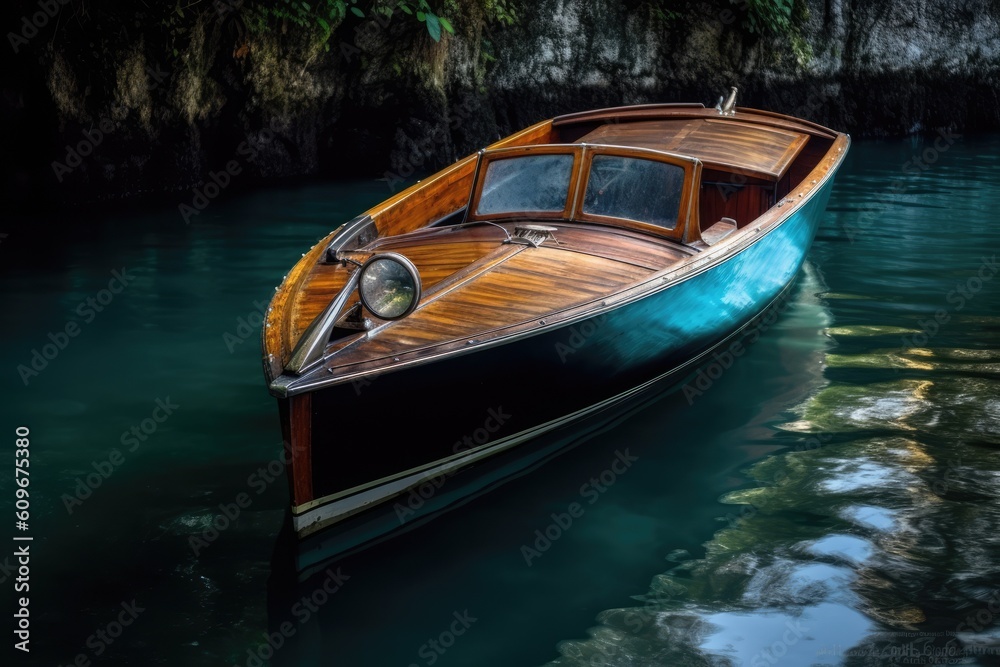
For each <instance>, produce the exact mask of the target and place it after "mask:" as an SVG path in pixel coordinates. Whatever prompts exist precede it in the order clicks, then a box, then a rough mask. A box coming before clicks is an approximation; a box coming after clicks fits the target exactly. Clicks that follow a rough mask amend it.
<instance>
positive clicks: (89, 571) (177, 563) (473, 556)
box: [0, 137, 1000, 667]
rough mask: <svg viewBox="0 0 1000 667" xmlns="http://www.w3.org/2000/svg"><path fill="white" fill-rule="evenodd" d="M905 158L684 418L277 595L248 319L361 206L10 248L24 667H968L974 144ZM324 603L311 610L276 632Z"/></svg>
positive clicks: (976, 488)
mask: <svg viewBox="0 0 1000 667" xmlns="http://www.w3.org/2000/svg"><path fill="white" fill-rule="evenodd" d="M931 146H932V142H926V143H925V142H922V141H920V140H907V141H895V142H879V143H876V142H871V143H858V144H855V145H854V146H853V148H852V149H851V153H850V155H849V156H848V159H847V163H846V164H845V165H844V167H843V169H842V172H841V174H840V176H839V177H838V181H837V183H836V186H835V190H834V193H833V196H832V198H831V200H830V205H829V208H828V211H827V213H826V215H825V217H824V219H823V224H822V227H821V229H820V233H819V236H818V237H817V239H816V242H815V244H814V246H813V248H812V251H811V252H810V255H809V259H808V262H807V266H806V267H805V269H804V270H803V273H802V275H801V276H800V278H799V280H798V281H797V283H796V285H795V286H794V288H793V290H792V291H791V292H790V295H789V299H788V302H787V307H785V308H784V309H783V311H784V312H783V313H782V314H781V316H780V317H778V318H777V319H776V321H774V322H773V323H771V324H768V325H767V326H765V327H763V328H762V330H761V331H760V334H761V335H760V336H759V340H757V341H756V342H754V343H753V344H752V345H749V346H748V351H747V353H746V354H745V355H743V356H742V357H741V358H739V359H738V360H737V361H736V363H734V364H732V366H731V367H730V368H728V369H727V370H725V371H724V372H722V373H718V375H719V377H717V379H714V380H712V382H711V383H710V385H709V386H708V387H707V389H704V391H701V393H700V394H694V393H693V392H688V393H687V394H685V393H682V392H674V393H672V394H669V395H666V396H660V397H647V400H646V401H645V402H644V403H643V404H636V405H633V406H631V408H632V410H631V413H630V414H627V415H623V416H622V417H623V418H622V419H620V420H619V421H617V422H616V423H613V424H610V425H609V426H608V427H607V428H606V429H605V430H603V431H602V432H599V433H593V434H586V435H589V436H590V437H587V438H583V437H582V436H583V435H585V434H580V435H581V438H580V442H579V444H578V446H576V447H574V448H573V449H572V450H571V451H568V452H567V453H565V454H564V455H562V456H560V457H558V458H556V459H554V460H552V461H550V462H549V463H547V464H546V465H544V466H542V467H540V468H538V469H537V470H535V471H533V472H532V473H531V474H529V475H525V476H523V477H521V478H518V479H517V480H514V481H512V482H510V483H508V484H506V485H504V486H502V487H501V488H499V489H496V490H494V491H493V492H491V493H489V494H486V495H483V496H481V497H478V498H475V499H473V500H472V501H470V502H468V503H467V504H465V505H464V506H462V507H460V508H458V509H456V510H454V511H452V512H450V513H448V514H446V515H444V516H442V517H439V518H437V519H436V520H434V521H432V522H430V523H428V524H427V525H424V526H420V527H419V528H416V529H414V530H412V531H409V532H407V533H404V534H401V535H399V536H397V537H395V538H394V539H391V540H388V541H385V542H383V543H381V544H379V545H377V546H375V547H373V548H370V549H367V550H364V551H361V552H359V553H355V554H352V555H350V556H347V557H343V558H339V559H336V560H333V561H330V562H329V563H326V564H324V567H322V568H320V569H319V570H318V571H317V573H316V574H315V575H314V576H313V577H311V578H307V579H306V580H304V581H299V580H298V579H297V578H296V577H295V575H294V572H290V571H289V566H288V563H287V561H286V560H285V559H284V558H283V557H281V554H283V553H285V552H286V551H287V547H288V546H289V545H288V544H287V543H286V538H284V537H279V533H280V531H281V527H282V523H283V519H284V508H285V507H286V504H287V489H286V485H285V481H284V478H283V477H282V476H281V475H280V474H279V475H272V474H271V473H269V472H268V466H269V465H271V466H272V468H273V467H274V466H275V465H276V463H275V462H276V460H277V459H278V457H279V455H280V429H279V424H278V419H277V411H276V406H275V405H274V402H273V399H271V398H270V397H269V396H268V394H267V392H266V389H265V387H264V385H263V379H262V374H261V371H260V363H259V344H258V339H257V327H258V326H259V321H260V320H259V310H260V308H261V304H264V303H266V302H267V300H268V299H269V298H270V294H271V293H273V289H274V285H275V284H277V283H278V282H279V281H280V280H281V277H282V276H283V275H284V274H285V273H286V272H287V270H288V269H289V268H290V267H291V265H292V264H293V263H294V261H295V260H296V259H297V258H298V257H299V256H300V255H301V253H302V252H304V251H305V250H307V249H308V248H309V246H311V245H312V244H313V243H314V242H315V241H316V240H317V239H319V238H320V237H322V236H323V235H325V234H326V233H327V232H328V231H329V230H330V229H331V228H333V227H335V226H336V225H338V224H339V223H340V222H342V221H344V220H347V219H349V218H351V217H353V216H354V215H355V214H357V213H358V212H360V211H362V210H364V209H365V208H367V207H368V206H370V205H371V204H373V203H376V202H378V201H380V200H382V199H384V198H385V197H386V196H387V195H388V194H390V193H389V190H388V189H387V188H386V186H385V184H384V183H380V182H367V183H339V184H331V185H312V186H306V187H300V188H282V189H271V190H266V191H260V192H257V193H253V194H248V195H241V196H238V197H235V198H232V199H229V200H226V201H216V202H213V203H212V205H211V206H210V207H209V208H208V209H207V210H206V211H205V212H204V213H203V214H202V215H200V216H198V217H196V218H193V219H192V221H191V224H185V222H184V220H183V219H182V218H181V216H180V215H179V214H178V213H177V210H176V207H172V206H163V207H147V208H145V209H143V210H140V211H134V210H133V211H126V212H118V213H114V214H106V215H101V216H89V217H87V218H86V219H79V220H74V219H60V220H52V219H48V218H45V217H43V216H41V215H39V216H37V217H36V218H33V219H28V220H26V221H18V222H11V223H10V226H9V228H8V229H0V231H2V232H5V233H7V234H8V236H7V237H6V238H4V239H3V240H2V243H0V284H2V292H0V302H2V303H0V306H2V308H3V311H4V312H5V313H7V314H8V315H7V318H8V319H7V320H6V322H7V327H6V328H5V339H4V340H5V343H6V344H5V345H4V347H3V352H2V354H3V363H2V364H0V368H3V369H4V371H3V380H0V382H2V387H3V395H4V397H5V399H6V400H5V401H4V403H3V407H2V412H0V418H2V420H0V425H2V428H3V429H5V431H6V432H7V433H9V434H10V437H11V438H13V435H12V434H13V430H14V427H15V426H17V425H26V426H28V427H30V429H31V433H32V436H31V437H32V445H31V448H32V449H31V451H32V457H31V465H32V467H31V474H32V477H31V480H32V482H31V484H32V485H31V490H32V503H33V504H32V510H31V511H32V520H31V526H30V530H29V531H28V532H29V534H31V535H32V536H33V537H34V538H35V541H34V542H33V544H32V553H33V559H32V589H31V595H32V597H31V611H32V619H33V623H34V625H33V630H34V632H33V635H32V641H33V644H32V648H33V650H32V655H31V658H32V661H31V664H47V665H51V664H58V665H61V664H69V663H70V662H72V661H73V659H74V658H75V656H77V655H78V654H81V653H82V654H85V655H86V656H87V657H88V658H89V659H91V660H93V661H94V664H113V665H150V664H163V665H177V664H190V665H233V664H238V665H247V664H251V665H252V664H257V663H256V662H254V661H255V659H256V658H255V656H258V655H262V656H266V655H270V654H271V653H273V656H272V657H271V658H270V662H271V663H272V664H275V665H294V666H312V665H366V666H368V665H379V666H381V665H401V666H406V665H413V664H415V665H431V664H436V665H444V666H447V665H480V666H493V665H496V666H498V667H499V666H500V665H504V666H509V665H543V664H552V665H567V666H568V665H630V666H634V665H772V664H779V663H780V664H787V665H814V664H819V665H840V664H845V665H862V664H968V665H995V664H1000V658H998V655H1000V631H998V625H997V623H996V621H997V619H998V618H1000V565H998V563H1000V559H998V556H1000V501H998V497H1000V458H998V453H997V449H998V445H1000V391H998V388H1000V387H998V382H997V378H998V370H1000V345H998V341H1000V290H998V289H997V285H1000V279H996V278H994V275H995V272H996V267H995V265H994V264H992V263H991V262H992V261H993V259H992V258H993V256H994V254H995V253H996V251H997V249H998V247H1000V231H998V228H997V225H996V213H995V212H996V211H997V210H1000V186H998V185H997V183H1000V158H998V157H997V156H998V155H1000V138H998V137H966V138H963V139H962V140H960V141H959V142H958V143H956V144H955V145H954V146H952V147H950V148H949V149H948V150H947V151H944V152H942V153H939V154H937V155H936V156H934V157H935V159H934V160H933V162H932V163H931V164H930V165H929V167H928V168H927V169H926V170H920V169H919V168H915V167H914V166H913V164H912V159H913V156H915V155H920V154H922V153H924V151H926V150H928V149H929V148H930V147H931ZM908 163H910V164H908ZM115 271H117V272H118V274H119V275H121V276H122V278H120V279H118V280H119V282H116V283H112V285H111V287H113V288H114V289H118V287H119V286H120V285H121V282H122V280H124V281H125V283H126V284H125V285H124V288H123V289H121V291H120V293H112V292H110V291H109V292H108V293H107V294H104V293H102V290H105V289H107V288H109V283H110V282H111V281H112V279H114V278H116V275H115V273H114V272H115ZM109 297H110V298H109ZM88 299H95V300H96V304H97V306H100V311H99V312H98V310H97V308H96V306H94V305H91V304H89V303H88ZM102 299H103V301H104V302H102ZM68 323H75V324H76V326H77V327H79V331H78V335H76V336H75V337H72V338H69V339H67V340H65V341H63V342H64V343H65V347H64V349H59V350H58V351H57V354H54V355H52V354H50V356H51V357H53V358H51V359H47V360H46V361H47V366H46V367H45V368H44V369H43V370H41V371H39V372H38V374H37V375H31V374H28V375H26V376H25V377H27V385H25V382H24V381H23V379H22V375H23V373H22V372H21V371H19V370H18V366H19V365H24V366H26V367H30V364H31V360H32V356H33V351H34V350H38V351H39V353H40V354H41V353H43V352H44V351H45V350H43V348H44V346H46V345H48V344H50V343H51V344H53V345H56V344H57V343H58V342H59V341H61V340H62V339H61V337H60V335H59V332H60V331H65V330H66V326H67V324H68ZM50 333H51V334H53V337H54V338H55V339H56V342H52V338H50V336H49V334H50ZM54 350H55V348H49V349H48V350H47V352H49V353H52V352H53V351H54ZM36 364H37V365H41V364H40V362H37V361H36ZM713 374H716V373H714V372H713ZM704 386H705V385H702V387H704ZM457 390H460V388H457ZM654 398H655V400H653V399H654ZM158 401H159V403H158ZM163 406H168V407H169V413H170V414H169V415H167V414H166V413H167V408H164V407H163ZM157 418H162V419H160V421H157ZM446 418H447V412H446V409H445V410H444V411H443V412H442V414H441V415H434V416H430V417H429V419H446ZM133 427H135V428H136V429H138V430H137V432H136V433H132V431H131V429H133ZM140 435H141V438H140ZM115 450H117V453H115ZM623 453H625V455H626V456H628V457H630V459H629V460H630V461H632V459H634V461H632V463H631V465H630V466H629V467H628V468H627V469H626V471H625V472H624V473H621V474H616V475H614V479H613V483H611V484H601V486H600V488H601V489H603V490H602V491H599V492H596V493H595V492H594V489H595V488H596V487H594V486H593V485H592V480H595V479H596V480H598V481H599V480H600V479H601V476H602V474H603V473H606V471H608V470H609V469H610V468H611V466H612V464H613V463H614V461H615V459H616V457H619V456H620V455H622V454H623ZM109 466H110V467H109ZM619 469H620V466H619ZM279 470H280V466H279ZM101 471H104V474H102V473H101ZM95 474H96V475H97V476H96V477H95V476H94V475H95ZM88 475H89V476H90V481H91V482H96V483H93V484H90V485H87V483H88ZM11 477H12V475H11V470H10V467H9V466H8V467H5V468H3V469H0V479H2V480H3V485H2V486H3V489H5V491H4V497H3V498H2V501H0V502H2V503H3V506H4V507H9V506H10V505H11V503H12V498H11V495H10V492H9V491H8V490H9V489H11V482H12V480H11ZM607 479H610V478H609V477H608V476H605V480H607ZM269 480H272V481H269ZM587 485H590V486H587ZM88 492H89V493H88ZM241 493H246V494H247V496H248V497H249V498H250V499H251V501H252V502H251V503H250V505H249V506H248V507H246V508H243V509H241V511H240V514H239V516H238V518H237V519H235V520H233V521H231V522H230V523H231V524H232V525H231V526H230V527H229V528H228V529H226V530H224V531H222V532H221V533H220V534H219V536H218V538H217V539H214V540H212V541H211V542H209V543H208V544H197V545H196V547H197V548H193V547H192V537H196V536H199V535H202V533H203V531H204V530H205V529H206V528H207V527H208V526H210V525H211V523H212V522H213V521H219V518H220V516H221V515H223V514H224V513H225V512H227V511H231V509H227V508H231V507H232V504H233V503H234V501H235V499H236V498H237V497H238V496H239V494H241ZM591 500H593V502H591ZM574 502H578V503H581V504H582V506H583V507H584V510H585V511H584V513H583V515H582V516H580V517H578V518H576V519H574V520H573V522H572V525H570V526H568V527H566V528H565V529H562V528H559V530H551V531H550V534H557V533H558V537H557V538H556V539H554V540H549V541H548V545H547V546H546V542H545V541H539V537H538V535H539V533H541V534H544V533H545V531H546V530H549V529H550V528H551V525H552V524H553V522H554V518H553V514H555V515H557V516H559V515H561V514H563V513H565V512H566V511H567V508H568V507H569V506H570V505H571V504H572V503H574ZM536 531H538V532H536ZM11 532H14V531H13V529H11ZM543 546H544V547H545V548H544V549H541V547H543ZM12 551H13V549H10V550H8V551H6V553H4V554H0V559H2V557H3V556H4V555H6V554H8V553H12ZM533 553H534V554H537V555H532V554H533ZM276 554H277V555H278V556H277V557H276V556H275V555H276ZM529 561H530V562H529ZM327 572H332V573H335V574H336V573H339V575H338V576H339V579H338V582H339V585H340V588H339V590H337V592H336V593H334V594H333V595H332V596H329V599H326V600H324V601H323V603H322V604H321V605H317V606H316V608H315V611H312V610H310V611H308V613H305V612H303V609H304V607H302V606H300V607H298V608H296V607H295V605H296V604H297V603H298V602H300V601H301V599H302V597H303V596H307V597H310V598H311V596H313V595H314V593H315V592H316V591H317V590H319V589H320V588H321V587H322V584H323V583H324V581H325V579H326V578H327V577H328V576H329V574H327ZM2 576H3V575H2V574H0V577H2ZM269 582H270V585H269ZM3 585H4V586H5V587H6V586H10V585H11V580H10V579H8V580H7V581H5V582H4V584H3ZM8 590H9V589H8ZM133 600H134V601H135V608H141V609H142V611H140V612H138V613H137V617H136V618H135V620H134V622H132V623H131V624H130V625H129V626H128V627H126V628H124V629H123V631H122V632H121V634H120V635H119V636H117V637H115V638H114V639H113V641H111V642H105V641H104V640H102V639H100V638H99V637H98V636H97V635H95V633H96V632H97V631H99V630H107V629H108V626H109V624H111V623H113V622H114V621H115V619H117V618H118V617H119V615H120V613H121V612H122V609H123V607H122V604H123V603H124V604H126V605H129V604H131V603H132V601H133ZM306 609H308V608H307V607H306ZM286 621H287V622H288V623H290V624H291V625H290V626H288V627H290V628H291V629H292V630H293V632H291V638H290V639H282V640H281V641H280V643H281V647H280V648H279V649H278V650H277V651H271V650H270V649H268V648H263V647H265V646H267V644H266V643H262V642H265V640H266V636H267V634H268V633H271V634H272V635H273V634H274V633H275V632H280V627H281V623H283V622H286ZM458 630H461V632H460V633H459V632H458ZM109 638H110V637H109ZM272 643H278V642H277V641H275V640H273V639H272ZM98 651H100V654H99V655H98ZM907 660H909V662H907Z"/></svg>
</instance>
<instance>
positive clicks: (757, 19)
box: [729, 0, 795, 35]
mask: <svg viewBox="0 0 1000 667" xmlns="http://www.w3.org/2000/svg"><path fill="white" fill-rule="evenodd" d="M729 1H730V4H733V5H739V6H740V9H743V10H745V11H746V18H745V20H744V26H745V27H746V29H747V30H748V31H749V32H751V33H754V34H757V35H766V34H774V35H780V34H783V33H785V32H787V31H788V30H789V29H790V28H791V26H792V10H793V9H794V7H795V0H729Z"/></svg>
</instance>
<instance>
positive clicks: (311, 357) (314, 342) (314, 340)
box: [271, 271, 419, 388]
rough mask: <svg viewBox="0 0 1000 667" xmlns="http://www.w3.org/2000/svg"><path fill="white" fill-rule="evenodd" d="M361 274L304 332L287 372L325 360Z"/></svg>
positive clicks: (302, 370) (355, 275)
mask: <svg viewBox="0 0 1000 667" xmlns="http://www.w3.org/2000/svg"><path fill="white" fill-rule="evenodd" d="M360 275H361V271H354V272H353V273H351V275H350V277H348V279H347V284H346V285H344V287H343V289H341V290H340V294H338V295H337V298H335V299H334V300H333V301H331V302H330V303H329V305H327V307H326V308H325V309H324V310H323V312H322V313H320V315H319V317H317V318H316V319H314V320H313V321H312V322H311V323H310V324H309V328H308V329H306V330H305V332H303V334H302V337H301V338H300V339H299V344H298V345H296V346H295V351H294V352H293V353H292V358H291V359H290V360H289V361H288V366H287V367H286V368H285V371H286V372H289V373H295V374H296V375H302V374H303V373H308V372H309V371H310V370H312V369H313V368H314V367H315V366H317V365H319V364H321V363H322V362H323V354H324V353H325V352H326V346H327V344H328V343H329V341H330V332H331V331H333V327H334V326H335V325H336V324H337V320H338V319H339V318H340V311H342V310H343V309H344V306H345V305H347V300H348V299H350V298H351V295H352V294H354V288H355V287H357V285H358V280H359V277H360ZM418 293H419V291H418ZM286 377H287V376H286V375H285V374H282V375H281V376H279V377H277V378H275V380H274V382H272V383H271V387H272V388H274V387H275V385H277V384H279V383H281V382H282V379H283V378H286ZM282 384H283V383H282Z"/></svg>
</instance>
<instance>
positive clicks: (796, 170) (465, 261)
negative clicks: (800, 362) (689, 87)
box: [263, 89, 850, 536]
mask: <svg viewBox="0 0 1000 667" xmlns="http://www.w3.org/2000/svg"><path fill="white" fill-rule="evenodd" d="M734 98H735V89H734V94H733V95H731V96H730V99H729V100H727V103H726V105H725V106H723V105H721V104H720V106H719V107H716V108H715V109H711V108H705V107H704V106H703V105H701V104H659V105H642V106H632V107H622V108H615V109H603V110H596V111H588V112H584V113H576V114H571V115H566V116H561V117H558V118H555V119H552V120H547V121H544V122H541V123H538V124H536V125H534V126H532V127H529V128H527V129H525V130H523V131H521V132H518V133H517V134H514V135H512V136H510V137H507V138H506V139H503V140H501V141H499V142H497V143H495V144H493V145H491V146H489V147H488V148H486V149H484V150H482V151H480V152H479V153H477V154H475V155H472V156H469V157H467V158H465V159H463V160H461V161H459V162H457V163H455V164H454V165H452V166H450V167H448V168H446V169H444V170H442V171H440V172H439V173H437V174H434V175H433V176H431V177H429V178H427V179H425V180H423V181H422V182H420V183H418V184H416V185H414V186H413V187H411V188H409V189H408V190H406V191H404V192H402V193H400V194H398V195H397V196H394V197H392V198H391V199H389V200H388V201H386V202H384V203H382V204H380V205H378V206H376V207H374V208H373V209H371V210H369V211H367V212H366V213H364V214H362V215H360V216H359V217H357V218H355V219H353V220H351V221H350V222H347V223H345V224H344V225H342V226H341V227H339V228H338V229H336V230H335V231H333V232H332V233H331V234H330V235H329V236H328V237H326V238H325V239H323V240H322V241H321V242H320V243H318V244H317V245H316V246H314V247H313V248H312V250H311V251H310V252H308V253H306V254H305V255H304V256H303V258H302V259H301V261H299V262H298V263H297V264H296V265H295V267H294V268H293V269H292V270H291V271H290V272H289V274H288V275H287V276H286V278H285V280H284V282H282V284H281V285H280V286H279V287H278V288H277V292H276V294H275V295H274V299H273V301H272V303H271V306H270V308H269V309H268V312H267V316H266V324H265V328H264V331H263V354H264V370H265V375H266V377H267V382H268V384H269V386H270V391H271V393H272V394H273V395H274V396H276V397H277V398H278V401H279V411H280V416H281V421H282V427H283V434H284V439H285V443H286V448H287V451H288V457H289V460H288V466H287V470H288V473H289V480H290V485H291V497H292V520H293V525H294V530H295V531H296V532H297V533H298V534H299V535H300V536H305V535H308V534H310V533H313V532H315V531H317V530H319V529H320V528H323V527H325V526H328V525H331V524H334V523H337V522H339V521H342V520H344V519H346V518H347V517H351V516H353V515H356V514H358V513H359V512H362V511H363V510H367V509H368V508H371V507H373V506H376V505H379V504H383V503H386V502H387V501H390V500H392V499H396V500H397V507H399V505H398V502H399V499H400V498H403V497H406V496H407V494H410V496H411V497H412V494H413V493H414V490H416V489H421V495H422V496H423V495H425V494H424V491H423V489H428V488H429V489H430V493H432V494H433V493H434V489H435V488H436V487H437V486H439V482H440V480H443V479H450V477H451V476H452V475H454V474H456V473H458V472H459V471H464V470H465V469H468V468H470V467H474V466H476V467H478V466H482V467H486V468H488V467H489V466H488V464H487V462H488V461H490V460H492V458H493V457H496V456H498V455H500V454H504V455H505V456H508V457H509V456H511V454H512V453H514V454H516V452H517V451H518V448H520V447H521V446H522V445H524V443H527V442H529V441H530V440H531V439H533V438H535V437H536V436H538V435H540V434H543V433H546V432H548V431H551V430H553V429H556V428H560V427H562V426H563V425H565V424H567V423H569V422H572V421H573V420H577V419H579V418H581V417H583V416H585V415H588V414H591V413H593V412H594V411H598V410H602V409H605V408H607V407H609V406H612V405H615V404H616V403H619V402H621V401H623V400H625V399H626V398H628V397H630V396H634V395H635V394H636V393H637V392H641V391H643V390H644V389H645V388H647V387H649V386H651V385H653V384H654V383H658V384H659V385H660V386H662V383H663V382H671V381H672V380H674V379H676V380H680V379H682V378H683V377H685V376H686V375H687V374H690V372H692V371H693V369H694V368H696V365H697V364H698V363H699V361H701V360H702V359H704V358H705V356H706V355H707V354H709V353H710V352H711V351H712V350H713V349H715V348H716V347H717V346H719V345H720V344H722V343H724V342H725V341H727V340H728V339H729V338H731V337H732V336H734V335H735V334H736V333H737V332H739V331H740V330H741V328H743V327H746V326H747V324H748V323H750V322H751V321H752V320H753V318H754V317H755V316H757V315H759V314H760V313H761V312H762V311H763V310H764V309H765V308H767V306H768V305H769V304H770V303H772V302H773V301H774V300H775V299H777V298H778V297H779V296H780V295H781V293H782V292H783V290H785V289H786V287H787V286H788V285H789V284H790V283H791V281H792V279H793V278H794V277H795V275H796V273H797V272H798V271H799V269H800V267H801V265H802V262H803V259H804V256H805V253H806V251H807V249H808V248H809V245H810V243H811V242H812V239H813V236H814V234H815V231H816V228H817V225H818V222H819V219H820V217H821V214H822V212H823V210H824V207H825V206H826V202H827V199H828V197H829V194H830V190H831V187H832V183H833V178H834V175H835V173H836V171H837V169H838V167H839V166H840V164H841V162H842V161H843V159H844V156H845V154H846V152H847V149H848V146H849V143H850V139H849V137H848V136H847V135H845V134H841V133H837V132H834V131H832V130H829V129H827V128H824V127H821V126H819V125H816V124H814V123H811V122H807V121H803V120H798V119H795V118H791V117H788V116H783V115H779V114H776V113H770V112H766V111H756V110H751V109H744V108H735V105H734ZM463 474H465V473H463Z"/></svg>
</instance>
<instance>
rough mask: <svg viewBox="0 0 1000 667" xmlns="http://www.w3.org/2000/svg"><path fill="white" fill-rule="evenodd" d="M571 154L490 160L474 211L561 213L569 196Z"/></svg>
mask: <svg viewBox="0 0 1000 667" xmlns="http://www.w3.org/2000/svg"><path fill="white" fill-rule="evenodd" d="M572 171H573V156H572V155H527V156H522V157H512V158H501V159H496V160H491V161H490V163H489V167H487V169H486V178H485V179H484V181H483V191H482V194H481V195H480V197H479V207H478V208H477V209H476V214H477V215H494V214H500V213H517V212H520V211H533V212H545V213H561V212H562V211H563V210H565V208H566V199H567V197H569V182H570V175H571V173H572Z"/></svg>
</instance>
